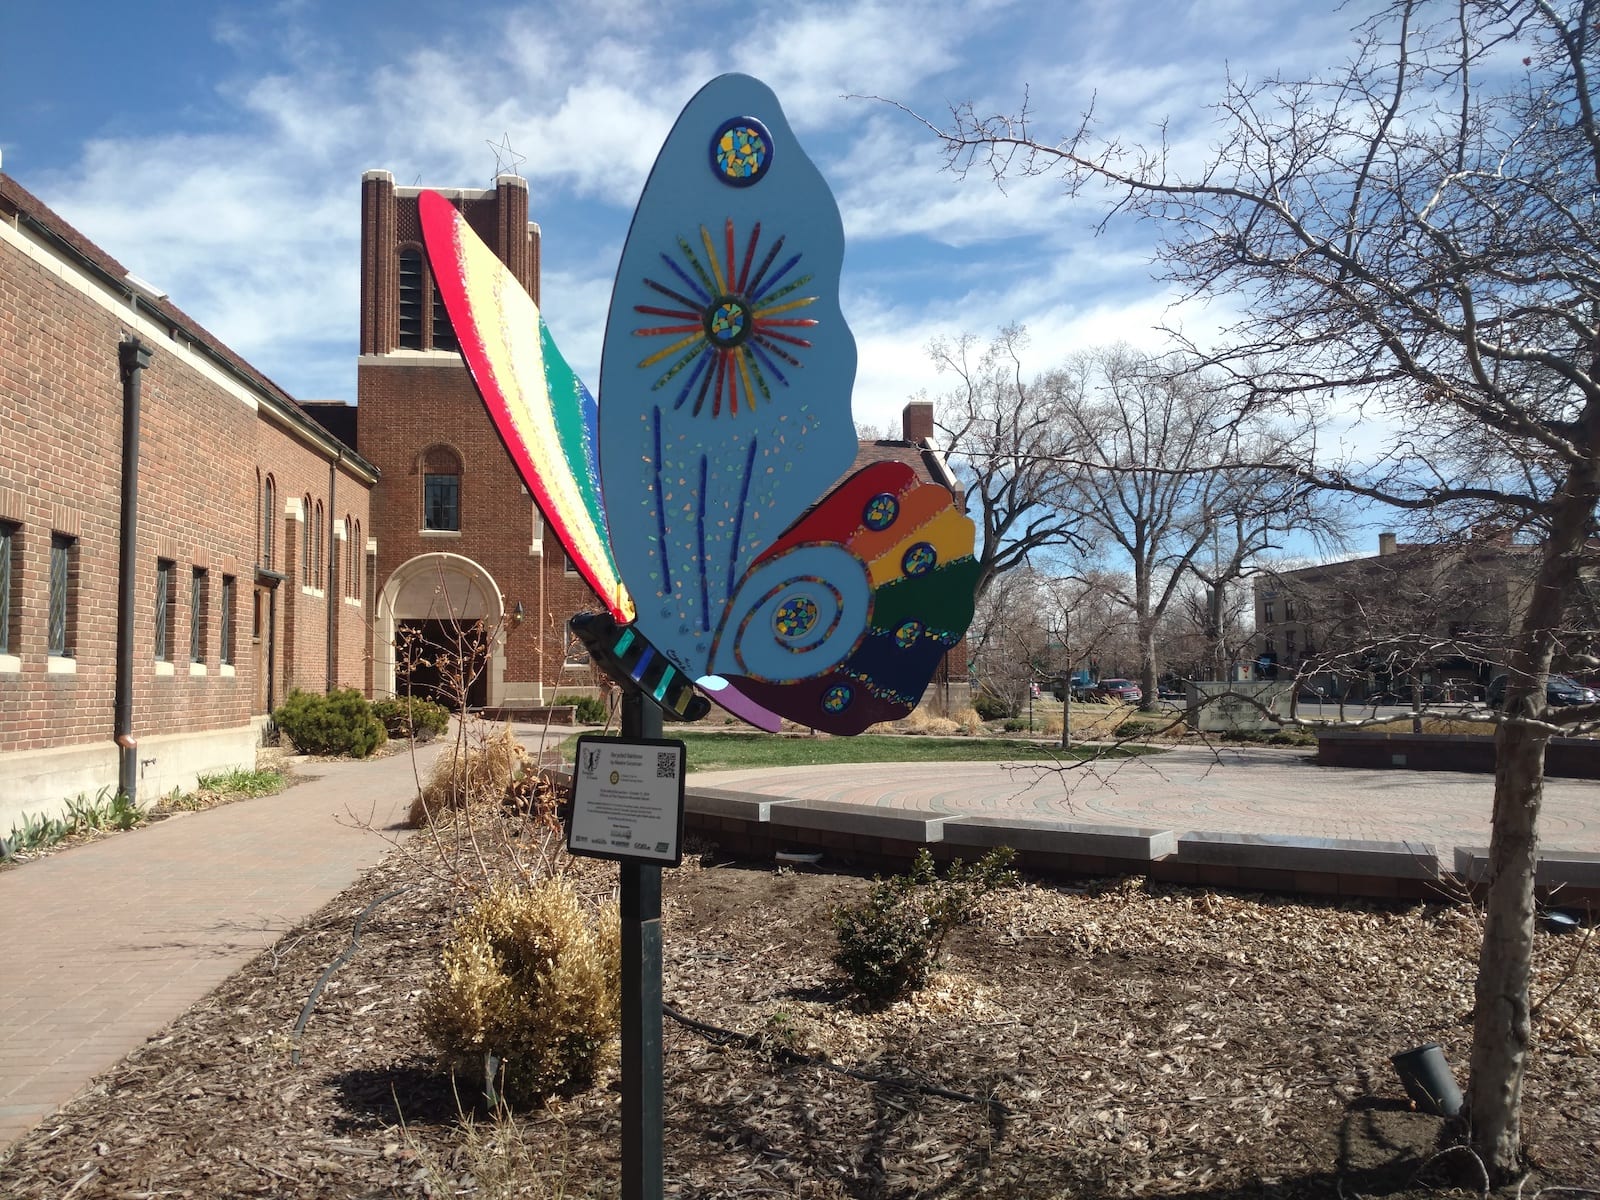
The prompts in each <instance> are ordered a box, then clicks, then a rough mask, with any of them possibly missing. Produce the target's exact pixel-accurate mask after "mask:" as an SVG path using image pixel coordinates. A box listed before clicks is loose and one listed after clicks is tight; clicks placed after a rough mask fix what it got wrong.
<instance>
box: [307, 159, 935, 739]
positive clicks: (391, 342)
mask: <svg viewBox="0 0 1600 1200" xmlns="http://www.w3.org/2000/svg"><path fill="white" fill-rule="evenodd" d="M421 190H422V189H420V188H414V187H396V186H395V184H394V178H393V176H392V175H390V173H389V172H387V171H368V172H367V173H366V174H365V175H363V177H362V182H361V314H360V315H361V357H360V360H359V364H358V368H357V393H358V403H357V405H356V410H355V422H356V429H357V438H356V443H355V444H356V445H357V446H358V447H359V448H360V451H361V453H362V455H363V456H364V457H366V458H367V459H368V460H370V461H371V462H372V463H373V464H375V465H376V466H377V467H378V469H379V472H380V475H379V480H378V484H377V486H376V488H375V489H374V491H373V518H372V520H373V533H374V534H375V535H376V537H377V542H378V546H379V551H378V558H377V577H376V578H377V584H376V590H377V604H376V614H375V616H376V623H375V629H376V636H375V643H374V674H373V687H374V690H375V692H376V693H377V694H379V695H387V694H389V693H390V692H391V691H393V690H395V689H396V688H397V687H401V686H403V685H404V683H405V681H406V679H407V677H408V676H409V677H410V679H411V681H412V682H413V684H420V685H421V686H423V687H429V686H434V685H436V683H437V679H436V678H435V673H434V672H432V671H431V670H430V669H429V668H428V667H427V665H426V663H424V664H423V665H422V666H420V667H417V666H409V665H408V659H411V660H414V659H415V658H417V657H418V654H417V653H416V648H417V647H428V646H442V647H444V648H445V649H446V650H447V651H453V650H455V649H457V648H458V646H459V645H460V644H461V643H469V644H470V643H476V644H477V646H478V647H479V653H480V655H481V661H482V663H483V670H482V671H481V673H480V674H478V675H477V676H476V677H475V678H474V679H473V680H472V683H471V686H470V687H469V689H468V696H467V699H468V701H469V703H471V704H474V705H483V706H486V707H488V708H491V709H510V710H514V709H518V708H525V707H529V706H533V705H538V704H543V703H548V702H549V701H550V700H551V699H553V698H554V697H555V696H556V695H558V694H564V693H567V692H586V691H589V690H591V689H592V688H593V687H594V684H595V683H596V680H595V678H594V676H593V674H592V672H591V670H590V668H589V664H588V660H587V658H586V657H585V656H584V655H583V653H582V651H581V648H579V647H577V646H576V645H574V644H572V643H571V642H570V641H569V638H568V636H567V632H566V624H567V620H568V619H569V618H570V617H571V616H572V615H573V614H574V613H576V612H581V611H583V610H585V609H596V608H599V607H600V604H599V601H598V600H597V599H596V598H595V597H594V596H593V594H592V593H591V592H590V591H589V589H588V587H587V586H586V585H585V584H584V583H583V581H582V580H581V579H580V578H579V577H578V575H577V574H575V573H574V572H573V571H572V570H571V568H570V564H569V563H568V562H567V559H566V556H565V554H564V552H563V551H562V549H561V545H560V543H559V542H558V541H557V540H556V537H555V535H554V533H553V532H550V531H547V530H546V528H545V524H544V521H543V519H542V518H541V516H540V514H539V510H538V507H537V506H536V505H535V504H534V503H533V501H532V499H531V497H530V496H529V494H528V492H527V490H526V489H525V488H524V487H523V485H522V482H521V480H520V478H519V476H518V475H517V473H516V468H515V467H514V465H513V464H512V461H511V458H510V456H509V455H508V454H507V453H506V451H505V448H504V447H503V446H502V445H501V444H500V440H499V436H498V434H496V433H495V430H494V426H493V424H492V423H491V422H490V420H489V417H488V414H487V412H486V411H485V410H484V406H483V402H482V401H481V400H480V399H479V397H478V394H477V390H476V388H475V387H474V385H473V383H472V379H471V376H470V375H469V374H468V372H467V368H466V364H465V363H464V362H463V361H462V359H461V355H460V353H459V351H458V348H457V344H456V340H455V337H454V334H453V331H452V330H451V327H450V322H449V317H448V316H447V314H446V313H445V311H444V306H443V304H442V303H441V302H440V301H439V299H438V296H437V293H436V291H435V289H434V285H433V279H432V277H431V274H430V271H429V266H428V260H427V255H426V253H425V251H424V249H423V245H422V231H421V226H420V223H419V220H418V216H417V196H418V194H419V193H420V191H421ZM433 190H435V191H438V192H439V193H440V194H442V195H444V196H445V197H447V198H448V199H450V200H451V201H452V202H453V203H454V204H455V205H456V207H457V208H458V209H459V210H460V211H461V213H462V214H463V216H465V217H466V219H467V222H468V224H470V225H471V226H472V228H473V229H474V231H476V232H477V234H478V236H479V237H481V238H482V239H483V241H484V243H485V244H486V245H487V246H489V247H490V248H491V249H492V250H493V251H494V252H495V253H496V254H497V255H499V257H500V259H501V261H503V262H504V263H505V264H506V265H507V266H508V267H509V268H510V269H511V271H512V272H513V274H514V275H515V276H516V277H517V279H518V280H519V281H520V282H521V284H522V286H523V287H524V288H526V289H527V291H528V294H529V295H530V296H532V297H533V299H534V301H535V302H537V301H538V300H539V229H538V226H537V225H535V224H532V223H530V222H529V220H528V211H529V209H528V188H527V184H526V182H525V181H524V180H522V179H521V178H520V177H518V176H515V175H501V176H500V177H499V178H498V179H497V180H496V181H495V186H494V187H493V188H486V189H464V188H436V189H433ZM337 419H343V418H337ZM882 459H898V460H900V461H904V462H907V463H910V464H911V465H912V466H913V467H914V468H915V469H916V470H917V472H918V473H919V474H920V475H921V476H922V477H923V478H925V479H930V480H933V481H936V482H939V483H942V484H944V485H945V486H946V487H949V488H950V489H951V490H952V491H955V490H956V482H955V479H954V477H953V476H952V475H951V474H950V472H949V469H948V468H947V467H946V465H945V463H944V459H943V457H942V455H940V454H939V452H938V450H937V449H936V447H935V443H934V428H933V405H932V404H931V403H927V402H920V403H916V402H914V403H912V404H909V405H907V406H906V410H905V427H904V438H903V439H902V440H888V441H881V442H863V443H862V445H861V451H860V453H859V454H858V456H857V460H856V464H855V468H860V467H862V466H865V465H867V464H868V463H870V462H874V461H879V460H882ZM397 645H398V649H396V646H397ZM964 653H965V650H964V643H963V645H962V646H959V647H957V648H956V650H955V651H954V652H952V654H951V655H950V656H948V658H949V659H954V660H956V662H957V666H956V668H955V669H954V670H953V671H952V670H950V669H948V668H946V669H944V670H942V671H941V673H940V675H939V677H938V678H936V679H935V681H934V684H933V686H932V687H930V689H929V698H930V700H931V701H934V702H936V703H937V704H939V705H940V706H941V707H942V706H943V704H944V702H945V699H946V697H949V698H950V702H951V703H952V705H953V706H954V707H956V708H960V707H965V704H966V694H967V688H966V671H965V659H964V657H963V656H964ZM421 657H423V658H424V659H426V658H428V657H429V656H428V655H427V654H426V653H424V654H422V655H421Z"/></svg>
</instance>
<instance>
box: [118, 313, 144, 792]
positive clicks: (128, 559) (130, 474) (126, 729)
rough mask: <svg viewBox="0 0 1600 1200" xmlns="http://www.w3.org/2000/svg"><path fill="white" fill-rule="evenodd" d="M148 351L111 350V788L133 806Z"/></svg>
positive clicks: (130, 342) (134, 341) (133, 344)
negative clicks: (115, 500) (118, 431)
mask: <svg viewBox="0 0 1600 1200" xmlns="http://www.w3.org/2000/svg"><path fill="white" fill-rule="evenodd" d="M150 355H151V351H150V348H149V347H148V346H146V345H145V344H144V343H143V342H141V341H140V340H139V339H138V338H136V337H133V336H132V335H129V336H128V337H127V338H126V339H125V340H123V341H122V342H120V343H119V344H118V346H117V364H118V366H119V367H120V368H121V371H122V513H121V515H122V529H121V532H120V534H119V535H118V546H117V550H118V560H117V697H116V718H115V720H116V741H117V787H118V789H119V790H120V791H121V792H122V794H123V795H124V796H126V797H127V799H128V803H129V804H137V803H138V802H139V749H138V740H137V739H136V738H135V737H134V736H133V601H134V584H135V580H136V577H137V575H138V569H139V547H138V542H139V383H140V379H141V378H142V374H141V373H142V372H143V371H144V369H145V368H146V367H148V366H149V365H150Z"/></svg>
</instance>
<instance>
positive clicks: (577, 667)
mask: <svg viewBox="0 0 1600 1200" xmlns="http://www.w3.org/2000/svg"><path fill="white" fill-rule="evenodd" d="M561 669H562V670H563V671H587V670H588V669H589V664H588V663H586V662H581V663H562V664H561Z"/></svg>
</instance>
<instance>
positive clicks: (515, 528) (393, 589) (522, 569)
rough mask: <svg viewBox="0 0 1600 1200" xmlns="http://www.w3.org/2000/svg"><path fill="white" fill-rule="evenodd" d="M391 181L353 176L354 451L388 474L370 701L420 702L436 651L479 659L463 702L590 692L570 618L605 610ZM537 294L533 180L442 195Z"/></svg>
mask: <svg viewBox="0 0 1600 1200" xmlns="http://www.w3.org/2000/svg"><path fill="white" fill-rule="evenodd" d="M421 190H422V189H420V188H408V187H396V186H395V184H394V177H393V176H392V175H391V174H390V173H389V172H388V171H368V172H367V173H366V174H365V175H363V176H362V180H361V357H360V359H359V360H358V365H357V372H356V376H357V382H356V388H357V397H358V403H357V407H356V420H357V445H358V446H359V448H360V451H361V454H362V455H363V457H365V458H366V459H367V460H368V461H370V462H371V463H373V464H374V465H375V466H377V467H378V469H379V471H380V472H381V475H380V477H379V481H378V484H377V486H376V487H375V488H374V490H373V496H372V515H371V531H372V533H373V535H374V536H375V538H376V541H377V545H378V558H377V566H376V593H377V604H376V606H375V614H374V622H375V629H374V637H373V677H372V688H373V694H374V695H377V696H386V695H391V694H394V693H395V692H396V691H397V690H398V691H404V690H405V687H406V685H407V683H408V682H409V683H410V685H411V686H412V687H413V688H414V689H415V690H417V691H418V692H427V691H430V690H432V689H434V688H436V687H439V686H440V685H441V684H442V683H445V684H446V691H447V692H448V691H449V690H450V689H449V688H448V686H447V681H443V680H441V679H440V678H439V669H438V666H437V651H439V650H444V651H445V652H447V653H453V652H456V651H457V650H464V649H466V648H468V647H473V648H475V649H476V658H477V659H478V661H481V663H482V666H483V669H482V670H481V672H479V673H478V674H477V675H476V677H475V678H474V679H472V680H471V681H470V684H469V686H468V688H467V696H466V701H467V703H469V704H471V705H473V706H475V707H476V706H485V707H489V708H506V709H516V708H526V707H530V706H533V705H538V704H544V703H548V702H549V701H550V700H551V699H552V698H553V697H554V696H555V694H556V693H557V692H558V691H561V692H565V691H569V690H580V691H587V690H589V689H590V688H592V687H593V685H594V682H595V681H594V678H593V676H592V673H591V671H590V668H589V666H588V662H587V659H586V658H584V657H583V655H582V654H581V653H580V652H579V650H578V649H577V648H575V647H574V648H573V649H572V650H571V651H570V653H569V648H568V639H567V633H566V622H567V619H568V618H569V617H571V616H572V614H573V613H575V612H580V611H583V610H584V609H594V608H598V607H599V602H598V601H597V600H596V599H595V597H594V596H593V594H592V593H591V592H590V591H589V590H588V588H587V587H586V586H585V585H584V583H583V581H582V579H581V578H580V577H579V576H578V575H576V574H575V573H574V572H573V571H572V570H571V569H570V565H569V564H568V563H567V561H566V556H565V554H564V553H563V552H562V549H561V545H560V543H559V542H558V541H557V540H556V539H555V537H554V535H553V534H547V532H546V529H545V523H544V520H543V518H542V517H541V515H540V513H539V510H538V507H537V506H536V505H535V504H534V503H533V501H532V499H531V498H530V497H529V495H528V492H527V489H526V488H524V487H523V485H522V481H521V479H520V478H519V477H518V475H517V473H516V469H515V467H514V466H513V465H512V462H511V458H510V456H509V455H508V454H507V453H506V451H505V448H504V447H503V446H502V445H501V444H500V439H499V437H498V435H497V434H496V433H495V430H494V426H493V424H492V423H491V422H490V420H489V416H488V413H487V412H486V411H485V410H484V406H483V402H482V400H480V399H479V397H478V393H477V389H476V388H475V387H474V386H473V383H472V379H471V377H470V376H469V375H468V373H467V368H466V364H465V363H464V362H463V361H462V358H461V355H460V353H459V351H458V348H457V344H456V339H455V333H454V330H453V329H452V328H451V325H450V319H449V317H448V315H447V314H446V313H445V309H444V304H443V302H442V300H441V299H440V298H439V295H438V293H437V291H436V290H435V288H434V284H433V277H432V274H431V272H430V270H429V266H428V258H427V254H426V252H425V251H424V249H423V245H422V227H421V223H420V221H419V219H418V215H417V195H418V193H419V192H420V191H421ZM432 190H435V191H438V192H439V193H440V194H442V195H443V196H444V197H445V198H446V199H448V200H450V202H451V203H452V204H454V205H455V206H456V208H457V209H459V210H460V212H461V213H462V215H463V216H464V217H466V219H467V222H468V223H469V224H470V225H471V226H472V228H473V229H474V231H476V232H477V234H478V236H479V237H481V238H482V239H483V241H484V243H485V244H486V245H487V246H489V248H490V249H492V250H493V251H494V252H495V253H496V254H497V255H498V256H499V257H500V259H501V261H502V262H504V263H505V264H506V266H507V267H509V268H510V269H511V271H512V273H513V274H514V275H515V276H516V277H517V279H518V280H520V281H521V283H522V285H523V287H525V288H526V289H527V291H528V294H529V295H530V296H532V297H533V298H534V300H535V301H537V300H538V298H539V227H538V226H537V225H535V224H533V223H531V222H529V220H528V185H527V182H526V181H525V180H523V179H522V178H520V177H519V176H516V175H501V176H499V177H498V178H497V179H496V180H495V186H494V187H493V188H483V189H470V188H435V189H432Z"/></svg>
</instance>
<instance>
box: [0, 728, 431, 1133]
mask: <svg viewBox="0 0 1600 1200" xmlns="http://www.w3.org/2000/svg"><path fill="white" fill-rule="evenodd" d="M437 750H438V747H437V746H434V747H425V748H424V749H423V751H422V752H421V754H420V755H419V761H421V762H423V763H426V762H429V761H431V756H432V754H433V753H437ZM299 771H300V773H301V774H302V775H303V776H308V777H310V776H314V777H315V778H310V779H308V780H307V781H306V782H303V783H300V784H297V785H296V786H294V787H292V788H290V789H289V790H288V791H286V792H283V793H282V794H281V795H277V796H264V797H262V798H260V799H257V800H247V801H242V802H239V803H236V804H230V805H227V806H225V807H223V808H218V809H213V810H212V811H210V812H203V813H192V814H184V815H182V816H177V817H173V818H171V819H169V820H165V821H161V822H159V823H157V824H154V825H151V826H148V827H146V828H143V829H138V830H135V831H133V832H131V833H126V834H119V835H117V836H115V837H111V838H107V839H105V840H104V841H99V842H94V843H91V844H89V845H85V846H79V847H75V848H73V849H71V850H68V851H66V852H63V853H61V854H57V855H52V856H50V857H48V858H45V859H41V860H38V861H35V862H31V863H28V864H26V865H24V866H22V867H20V868H18V869H15V870H10V871H6V872H3V873H0V946H3V947H4V948H5V956H6V958H5V965H4V968H3V971H4V974H3V976H0V1148H3V1147H4V1146H7V1145H9V1144H10V1143H11V1142H13V1141H15V1140H16V1139H17V1138H19V1137H21V1136H22V1134H24V1133H26V1132H27V1131H28V1130H29V1129H31V1128H32V1127H33V1126H34V1125H36V1124H37V1123H38V1122H39V1121H40V1120H42V1119H43V1118H44V1117H46V1116H48V1115H49V1114H50V1113H52V1112H54V1111H55V1109H56V1108H57V1107H58V1106H60V1105H61V1104H62V1103H64V1102H65V1101H67V1100H69V1099H71V1098H72V1097H73V1096H74V1095H76V1094H77V1093H78V1092H79V1091H80V1090H82V1088H83V1087H84V1085H85V1084H86V1083H87V1082H88V1081H89V1080H91V1079H93V1078H94V1077H95V1076H96V1075H98V1074H99V1073H100V1072H101V1071H104V1070H105V1069H106V1068H108V1067H110V1066H112V1065H114V1064H115V1063H116V1062H118V1061H119V1060H120V1059H121V1058H122V1057H123V1056H124V1055H126V1054H127V1053H128V1052H129V1051H131V1050H133V1049H134V1048H135V1047H136V1046H138V1045H140V1044H141V1043H142V1042H144V1041H145V1040H146V1039H147V1038H149V1037H150V1036H151V1035H152V1034H154V1033H156V1032H157V1031H159V1030H160V1029H162V1028H163V1027H165V1026H166V1025H167V1023H168V1022H170V1021H171V1020H172V1019H173V1018H174V1017H176V1016H178V1015H179V1014H181V1013H182V1012H184V1011H185V1010H186V1009H187V1008H188V1007H189V1006H190V1005H192V1004H194V1003H195V1002H196V1001H197V1000H199V999H201V998H202V997H204V996H205V995H206V994H207V993H209V992H210V991H211V990H212V989H213V988H215V987H216V986H217V985H218V984H219V983H221V982H222V981H223V980H224V979H226V978H227V977H228V976H229V975H231V974H232V973H233V972H234V971H236V970H238V968H239V967H240V966H241V965H243V964H244V963H245V962H247V961H248V960H249V959H250V958H251V957H252V956H253V955H255V954H257V953H259V952H260V951H261V950H262V949H263V948H265V947H267V946H270V945H272V944H273V943H274V942H275V941H277V940H278V938H279V937H280V936H282V934H283V933H284V931H285V930H287V929H289V928H290V927H292V926H293V925H294V924H295V923H296V922H298V921H300V920H302V919H303V918H305V917H306V916H309V915H310V914H311V913H313V912H315V911H316V910H317V909H318V908H320V907H321V906H322V905H324V904H326V903H327V902H328V901H329V900H331V899H333V898H334V897H335V896H337V895H339V893H340V892H342V891H344V890H345V889H346V888H347V887H349V886H350V885H351V884H352V883H354V882H355V881H356V879H357V878H358V877H359V876H360V875H361V873H362V872H363V871H365V870H366V869H367V868H369V867H371V866H373V865H374V864H376V863H377V862H378V861H379V860H380V859H382V858H383V856H384V855H385V854H386V853H387V852H388V850H389V847H390V844H391V840H392V839H393V838H395V837H397V836H399V834H400V830H399V829H398V827H397V826H396V822H398V821H399V820H400V819H401V818H402V817H404V815H405V811H406V808H407V807H408V806H409V804H410V802H411V798H412V797H413V796H414V795H416V785H415V782H414V778H413V763H412V759H411V756H410V755H409V754H397V755H393V756H391V757H388V758H384V759H379V760H377V761H374V762H317V763H306V764H304V765H302V766H301V767H300V768H299Z"/></svg>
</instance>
